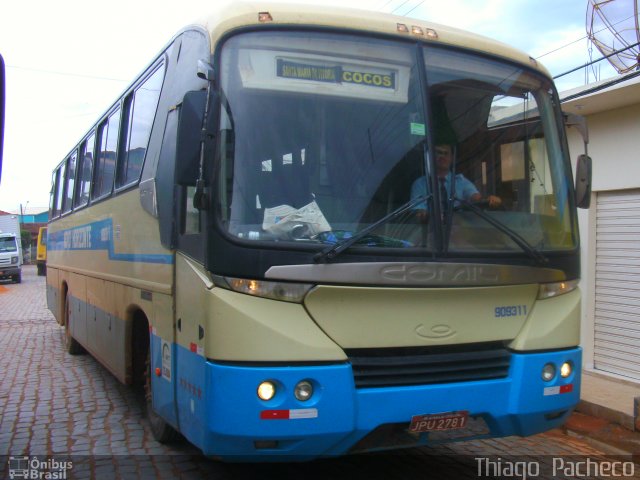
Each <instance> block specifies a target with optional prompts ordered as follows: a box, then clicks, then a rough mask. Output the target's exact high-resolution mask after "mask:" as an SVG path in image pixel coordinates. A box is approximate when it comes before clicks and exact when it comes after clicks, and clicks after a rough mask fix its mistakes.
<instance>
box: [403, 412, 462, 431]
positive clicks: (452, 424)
mask: <svg viewBox="0 0 640 480" xmlns="http://www.w3.org/2000/svg"><path fill="white" fill-rule="evenodd" d="M468 419H469V412H468V411H466V410H462V411H459V412H446V413H436V414H433V415H415V416H413V417H412V418H411V424H410V425H409V433H421V432H438V431H443V430H456V429H458V428H464V427H465V426H466V425H467V421H468Z"/></svg>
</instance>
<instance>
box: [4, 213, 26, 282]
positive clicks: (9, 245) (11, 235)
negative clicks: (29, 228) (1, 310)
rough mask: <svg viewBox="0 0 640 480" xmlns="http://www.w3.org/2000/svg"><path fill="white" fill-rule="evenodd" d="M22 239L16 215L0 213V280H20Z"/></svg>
mask: <svg viewBox="0 0 640 480" xmlns="http://www.w3.org/2000/svg"><path fill="white" fill-rule="evenodd" d="M21 267H22V241H21V240H20V222H19V221H18V217H17V215H0V280H4V279H7V278H10V279H11V280H13V281H14V282H15V283H20V282H21V281H22V268H21Z"/></svg>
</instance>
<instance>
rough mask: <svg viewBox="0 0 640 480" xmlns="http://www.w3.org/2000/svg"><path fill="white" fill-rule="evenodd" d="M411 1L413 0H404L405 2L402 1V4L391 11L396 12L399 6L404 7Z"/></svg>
mask: <svg viewBox="0 0 640 480" xmlns="http://www.w3.org/2000/svg"><path fill="white" fill-rule="evenodd" d="M410 1H411V0H404V2H402V3H401V4H400V5H398V6H397V7H396V8H394V9H393V10H392V11H391V13H396V11H397V10H398V9H399V8H402V7H404V6H405V5H406V4H407V3H409V2H410Z"/></svg>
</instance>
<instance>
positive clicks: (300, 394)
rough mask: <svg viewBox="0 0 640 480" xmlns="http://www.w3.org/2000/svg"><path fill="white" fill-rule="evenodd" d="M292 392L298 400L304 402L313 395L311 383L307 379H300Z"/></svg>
mask: <svg viewBox="0 0 640 480" xmlns="http://www.w3.org/2000/svg"><path fill="white" fill-rule="evenodd" d="M293 394H294V395H295V397H296V398H297V399H298V400H300V401H301V402H305V401H307V400H309V399H310V398H311V396H312V395H313V385H311V382H309V381H307V380H302V381H301V382H298V384H297V385H296V388H295V389H294V391H293Z"/></svg>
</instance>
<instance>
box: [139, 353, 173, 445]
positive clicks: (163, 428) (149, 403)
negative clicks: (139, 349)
mask: <svg viewBox="0 0 640 480" xmlns="http://www.w3.org/2000/svg"><path fill="white" fill-rule="evenodd" d="M146 367H147V368H146V372H147V375H146V382H145V384H144V398H145V405H146V411H147V420H148V421H149V426H150V427H151V433H152V434H153V438H155V439H156V440H157V441H158V442H160V443H170V442H173V441H175V440H176V439H177V438H178V432H177V431H176V430H175V429H174V428H173V427H172V426H171V425H169V424H168V423H167V422H166V421H164V419H163V418H162V417H161V416H160V415H158V414H157V413H156V412H155V410H154V409H153V393H152V390H151V375H152V374H153V372H152V369H151V348H149V349H148V350H147V362H146Z"/></svg>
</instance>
